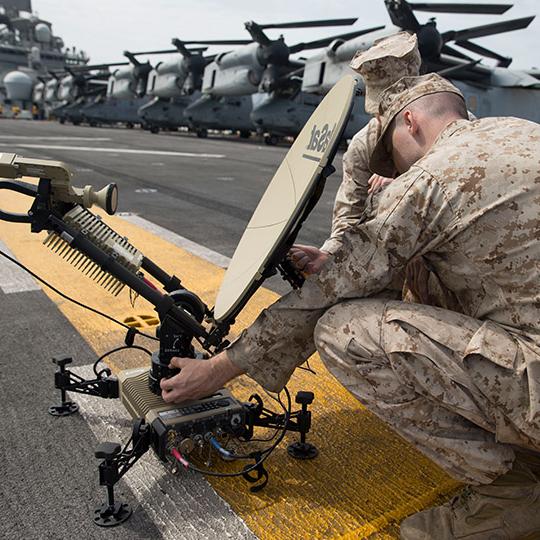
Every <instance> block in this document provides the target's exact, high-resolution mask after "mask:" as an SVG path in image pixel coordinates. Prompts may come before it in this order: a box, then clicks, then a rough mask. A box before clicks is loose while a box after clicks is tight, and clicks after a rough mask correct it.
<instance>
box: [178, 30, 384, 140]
mask: <svg viewBox="0 0 540 540" xmlns="http://www.w3.org/2000/svg"><path fill="white" fill-rule="evenodd" d="M356 20H357V19H327V20H318V21H300V22H288V23H277V24H258V23H256V22H254V21H249V22H247V23H245V28H246V30H247V31H248V32H249V34H250V36H251V38H252V39H251V40H223V41H222V40H219V41H189V42H185V43H190V44H200V45H241V47H239V48H237V49H234V50H232V51H229V52H225V53H221V54H218V55H217V56H216V57H215V60H214V61H213V62H211V63H210V64H208V66H206V69H205V70H204V77H203V82H202V92H203V94H204V95H203V96H202V97H201V98H200V99H199V100H197V101H196V102H194V103H193V104H192V105H190V106H189V107H187V108H186V111H185V114H186V116H187V118H188V120H189V121H190V122H191V123H192V124H193V125H195V126H197V128H198V129H199V130H206V129H223V126H224V125H225V126H226V127H228V128H229V129H233V130H237V131H239V132H240V134H241V136H244V137H247V136H249V134H250V132H251V131H254V130H255V125H254V124H253V121H252V118H251V113H252V111H253V110H255V109H256V108H257V107H258V106H259V105H261V104H263V103H265V102H266V101H267V99H265V98H263V97H261V95H264V94H270V93H278V94H279V92H285V93H288V92H289V89H290V81H291V75H292V74H295V73H298V72H299V71H301V70H302V69H303V62H302V61H299V60H292V59H291V58H290V55H291V54H294V53H297V52H300V51H302V50H307V49H314V48H319V47H324V46H326V45H328V44H329V43H331V42H332V41H333V40H335V39H337V38H339V37H346V38H351V37H355V36H358V35H361V34H362V33H366V32H368V31H372V30H374V29H368V30H360V31H358V30H357V31H355V32H349V33H347V34H341V35H337V36H336V35H334V36H330V37H327V38H323V39H318V40H315V41H312V42H308V43H297V44H296V45H292V46H288V45H287V44H286V43H285V40H284V38H283V36H280V37H279V38H278V39H275V40H271V39H270V38H269V37H268V36H267V35H266V34H265V32H264V31H265V30H267V29H277V28H309V27H321V26H344V25H350V24H354V22H356ZM257 94H259V95H257ZM199 133H201V132H199ZM265 141H266V142H267V143H269V144H272V143H273V142H275V138H273V137H268V138H266V139H265Z"/></svg>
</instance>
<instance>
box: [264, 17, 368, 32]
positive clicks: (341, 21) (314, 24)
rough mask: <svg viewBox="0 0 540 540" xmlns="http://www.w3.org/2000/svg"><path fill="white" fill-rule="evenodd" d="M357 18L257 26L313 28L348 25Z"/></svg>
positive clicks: (266, 27)
mask: <svg viewBox="0 0 540 540" xmlns="http://www.w3.org/2000/svg"><path fill="white" fill-rule="evenodd" d="M357 20H358V17H356V18H353V19H322V20H318V21H297V22H287V23H276V24H259V25H258V26H259V28H261V29H262V30H266V29H268V28H314V27H317V26H350V25H351V24H354V23H355V22H356V21H357Z"/></svg>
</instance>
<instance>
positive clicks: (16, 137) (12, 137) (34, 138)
mask: <svg viewBox="0 0 540 540" xmlns="http://www.w3.org/2000/svg"><path fill="white" fill-rule="evenodd" d="M0 139H5V140H8V141H20V140H31V141H110V140H111V139H110V138H109V137H40V136H37V135H36V136H34V135H0Z"/></svg>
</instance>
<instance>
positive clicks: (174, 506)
mask: <svg viewBox="0 0 540 540" xmlns="http://www.w3.org/2000/svg"><path fill="white" fill-rule="evenodd" d="M71 369H72V371H73V372H75V373H76V374H77V375H79V376H81V377H84V378H87V379H93V378H94V375H93V371H92V367H91V366H83V367H75V368H71ZM71 399H73V400H74V401H76V402H77V403H78V404H79V411H80V415H81V416H82V418H83V419H84V420H85V421H86V422H87V423H88V426H89V427H90V429H91V430H92V432H93V433H94V435H95V437H96V439H97V440H98V442H99V443H101V442H105V441H118V442H122V443H126V442H127V440H128V439H129V437H130V435H131V418H130V417H129V415H128V414H127V412H126V411H125V409H124V407H123V406H122V405H121V404H120V401H119V400H112V399H100V398H96V397H93V396H86V395H83V394H74V395H72V396H71ZM63 420H64V421H66V422H69V421H70V419H69V417H67V418H64V419H63ZM93 451H94V448H88V453H89V454H92V453H93ZM98 464H99V462H98V460H96V483H95V484H96V490H95V503H96V506H98V504H99V503H100V501H102V502H104V501H105V500H106V492H105V488H103V487H98V485H97V484H98V482H97V479H98V468H97V465H98ZM122 480H123V481H124V482H125V483H126V485H127V486H128V487H129V489H130V490H131V491H132V492H133V495H134V497H135V498H136V499H137V501H138V503H139V506H140V507H141V508H142V509H143V510H144V512H145V513H146V514H147V515H148V516H149V518H150V519H151V520H152V521H153V522H154V524H155V526H156V528H157V529H158V530H159V532H160V533H161V535H162V536H161V538H163V539H164V540H178V539H179V538H182V539H183V540H208V539H209V538H231V539H232V538H234V539H236V538H238V539H243V540H257V537H256V536H255V535H254V534H253V533H252V532H251V531H250V530H249V528H248V527H247V525H246V524H245V523H244V521H243V520H242V519H241V518H240V517H239V516H238V515H236V514H235V512H234V511H233V510H232V509H231V507H230V506H229V504H228V503H227V502H226V501H225V500H223V499H222V498H221V497H220V496H219V495H218V494H217V493H216V492H215V491H214V489H213V488H212V486H211V485H210V484H209V483H208V481H207V480H206V479H205V478H204V476H201V475H199V474H196V473H194V472H192V471H188V472H186V471H184V469H183V468H181V470H180V473H179V475H178V476H177V477H175V476H173V475H171V474H170V473H169V472H168V471H167V470H166V469H165V467H164V465H163V464H162V463H161V462H160V461H159V459H158V458H157V457H156V455H155V454H154V452H153V451H152V450H150V451H148V452H147V453H146V454H145V455H144V456H143V457H142V458H141V459H140V460H139V462H137V463H136V464H135V465H134V466H133V468H132V469H130V470H129V471H128V472H127V473H126V474H125V476H123V478H122ZM246 489H249V487H247V486H246ZM116 491H117V494H116V495H117V497H118V498H119V499H120V498H121V497H122V496H121V493H120V491H121V490H120V489H117V490H116ZM134 512H137V507H135V508H134ZM126 525H127V527H129V521H128V522H127V524H126Z"/></svg>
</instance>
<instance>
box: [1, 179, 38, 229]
mask: <svg viewBox="0 0 540 540" xmlns="http://www.w3.org/2000/svg"><path fill="white" fill-rule="evenodd" d="M0 189H7V190H10V191H16V192H17V193H22V194H23V195H28V196H29V197H35V196H36V195H37V186H34V185H33V184H28V183H26V182H21V181H20V180H0ZM0 219H1V220H3V221H11V222H13V223H32V216H29V215H28V214H16V213H12V212H4V211H3V210H0Z"/></svg>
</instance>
